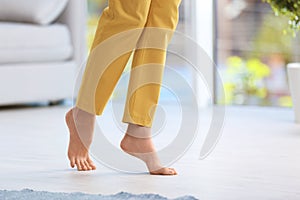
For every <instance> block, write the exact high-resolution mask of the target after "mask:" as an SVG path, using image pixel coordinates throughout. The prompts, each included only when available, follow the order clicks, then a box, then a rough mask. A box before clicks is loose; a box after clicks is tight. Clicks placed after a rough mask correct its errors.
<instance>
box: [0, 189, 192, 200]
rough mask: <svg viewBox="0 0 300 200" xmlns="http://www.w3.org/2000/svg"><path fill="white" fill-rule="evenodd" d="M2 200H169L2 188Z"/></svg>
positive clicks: (188, 198) (151, 196)
mask: <svg viewBox="0 0 300 200" xmlns="http://www.w3.org/2000/svg"><path fill="white" fill-rule="evenodd" d="M0 199H1V200H126V199H128V200H139V199H141V200H144V199H150V200H156V199H158V200H168V198H166V197H162V196H160V195H157V194H140V195H135V194H130V193H126V192H120V193H118V194H114V195H107V196H106V195H100V194H99V195H90V194H84V193H78V192H76V193H54V192H44V191H41V192H39V191H33V190H29V189H25V190H21V191H7V190H0ZM174 200H196V198H194V197H192V196H184V197H179V198H176V199H174Z"/></svg>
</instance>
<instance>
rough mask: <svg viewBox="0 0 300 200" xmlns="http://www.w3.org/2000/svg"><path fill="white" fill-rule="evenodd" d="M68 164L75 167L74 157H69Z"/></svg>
mask: <svg viewBox="0 0 300 200" xmlns="http://www.w3.org/2000/svg"><path fill="white" fill-rule="evenodd" d="M70 166H71V167H72V168H74V167H75V158H70Z"/></svg>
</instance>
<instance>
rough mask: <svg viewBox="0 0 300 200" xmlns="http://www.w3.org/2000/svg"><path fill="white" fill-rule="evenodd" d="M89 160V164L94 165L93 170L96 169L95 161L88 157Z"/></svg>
mask: <svg viewBox="0 0 300 200" xmlns="http://www.w3.org/2000/svg"><path fill="white" fill-rule="evenodd" d="M87 161H88V163H89V165H90V166H91V167H92V170H95V169H96V165H95V164H94V163H93V161H92V160H91V159H90V158H88V159H87Z"/></svg>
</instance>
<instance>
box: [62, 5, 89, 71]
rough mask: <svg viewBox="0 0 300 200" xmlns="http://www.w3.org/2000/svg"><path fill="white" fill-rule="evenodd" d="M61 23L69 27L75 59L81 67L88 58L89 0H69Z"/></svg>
mask: <svg viewBox="0 0 300 200" xmlns="http://www.w3.org/2000/svg"><path fill="white" fill-rule="evenodd" d="M58 22H59V23H63V24H66V25H67V26H68V27H69V30H70V33H71V37H72V44H73V48H74V53H73V60H74V61H75V62H76V65H77V66H78V67H80V65H81V63H83V61H84V59H85V58H86V53H87V45H86V23H87V1H86V0H69V3H68V5H67V7H66V9H65V11H64V12H63V13H62V15H61V16H60V17H59V19H58Z"/></svg>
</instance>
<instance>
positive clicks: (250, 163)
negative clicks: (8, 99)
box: [0, 106, 300, 200]
mask: <svg viewBox="0 0 300 200" xmlns="http://www.w3.org/2000/svg"><path fill="white" fill-rule="evenodd" d="M67 109H68V107H65V106H54V107H37V108H18V109H1V110H0V141H1V151H0V163H1V165H0V177H1V178H0V189H7V190H11V189H14V190H21V189H24V188H30V189H34V190H44V191H45V190H46V191H52V192H57V191H60V192H85V193H92V194H99V193H101V194H115V193H118V192H120V191H124V192H131V193H136V194H140V193H158V194H160V195H162V196H167V197H170V198H172V197H178V196H183V195H193V196H195V197H197V198H200V199H202V200H205V199H207V200H219V199H222V200H226V199H228V200H229V199H230V200H232V199H243V200H247V199H249V200H253V199H286V200H288V199H300V161H299V157H300V125H296V124H294V122H293V113H292V110H289V109H278V108H240V107H235V108H228V109H227V116H226V122H225V126H224V132H223V135H222V138H221V140H220V141H219V143H218V145H217V146H216V148H215V150H214V151H213V153H212V154H211V155H210V156H209V157H208V158H206V159H205V160H199V159H198V157H199V151H200V146H201V145H200V144H201V139H199V138H201V137H198V139H197V140H196V141H195V142H194V144H193V145H192V146H191V148H190V149H189V150H188V152H187V153H186V154H185V155H184V156H183V157H182V158H181V159H180V160H179V161H178V162H176V163H175V164H174V165H173V167H176V168H177V170H178V172H179V175H178V176H175V177H159V176H149V175H147V174H130V173H122V172H118V171H115V170H112V169H110V168H107V167H105V166H103V165H101V164H100V163H97V166H98V170H97V171H93V172H76V171H75V170H72V169H70V168H69V166H68V161H67V160H66V144H67V141H68V134H67V129H66V126H65V124H64V113H65V112H66V111H67ZM107 113H109V111H107ZM108 116H109V114H104V116H103V118H102V119H101V120H99V121H98V122H99V124H100V123H101V126H103V130H105V131H104V132H105V133H107V132H108V131H109V133H107V135H106V136H107V138H108V139H109V141H111V142H112V144H114V145H117V144H118V142H119V140H120V139H121V136H122V135H121V134H119V133H115V132H117V131H118V128H116V127H114V124H113V123H112V121H111V119H110V118H109V117H108ZM201 116H202V117H201V119H202V120H200V121H202V122H201V123H202V124H200V130H199V131H200V132H201V131H204V132H205V130H207V127H208V126H209V124H208V121H209V120H206V118H205V116H206V115H205V111H204V112H203V113H202V115H201ZM173 117H174V118H176V115H173ZM174 120H175V119H174ZM166 126H168V124H167V125H166ZM166 128H168V127H166ZM115 130H116V131H115ZM167 130H168V129H167ZM170 130H171V129H170ZM167 132H168V133H166V132H164V133H162V134H161V135H164V134H165V135H166V137H164V136H162V137H161V139H160V141H157V143H158V148H163V147H164V145H166V144H168V143H169V142H170V139H168V138H170V137H174V136H173V134H174V133H172V131H167ZM168 134H169V135H168ZM103 153H105V152H103Z"/></svg>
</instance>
